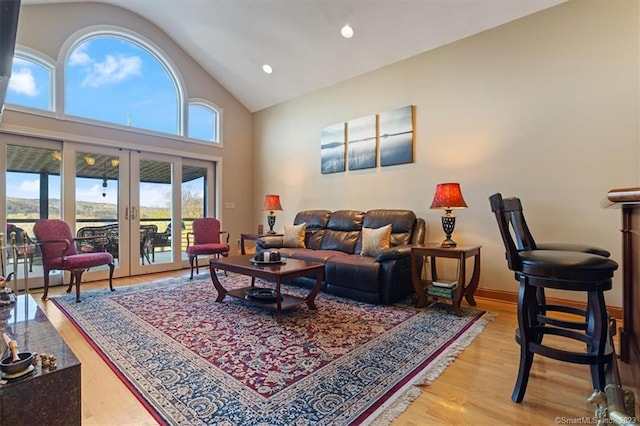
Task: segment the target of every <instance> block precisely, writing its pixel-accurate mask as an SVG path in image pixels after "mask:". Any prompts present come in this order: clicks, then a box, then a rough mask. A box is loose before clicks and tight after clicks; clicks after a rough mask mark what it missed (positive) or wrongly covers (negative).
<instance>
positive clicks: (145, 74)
mask: <svg viewBox="0 0 640 426" xmlns="http://www.w3.org/2000/svg"><path fill="white" fill-rule="evenodd" d="M34 62H37V61H25V60H22V59H20V58H14V62H13V69H12V75H11V79H10V81H9V87H8V91H7V99H6V102H7V103H12V104H18V105H25V106H30V107H35V108H39V109H45V110H47V109H48V110H53V105H50V104H51V103H52V100H51V97H52V96H51V93H52V90H51V71H50V69H49V68H48V67H47V66H44V65H43V66H40V65H39V64H38V63H34ZM65 76H66V82H65V93H64V99H65V112H66V113H67V114H69V115H76V116H81V117H87V118H93V119H96V120H102V121H107V122H111V123H117V124H122V125H133V126H135V127H138V128H142V129H147V130H154V131H159V132H163V133H169V134H178V133H179V132H178V119H177V117H178V110H179V109H178V102H177V99H178V96H177V91H176V87H175V85H174V83H173V80H172V79H171V78H170V77H169V75H168V73H167V71H166V69H165V68H164V67H163V65H162V64H161V63H160V62H159V61H158V60H157V59H156V58H155V57H154V56H153V55H151V54H150V53H149V52H148V51H147V50H145V49H143V48H141V47H139V46H137V45H136V44H134V43H131V42H130V41H127V40H123V39H120V38H117V37H101V38H93V39H90V40H87V41H85V42H82V43H81V44H79V45H78V46H76V48H75V49H74V50H73V51H72V52H71V54H70V55H69V57H68V59H67V63H66V68H65ZM194 121H195V120H194ZM209 122H210V121H209ZM77 185H78V188H77V191H76V198H77V199H78V200H82V201H99V202H113V203H116V202H117V189H116V186H117V185H116V182H115V181H109V184H108V188H107V191H106V193H107V195H106V196H105V197H104V198H103V197H102V192H103V188H102V182H101V181H100V182H96V181H95V180H89V179H84V180H82V179H79V180H78V181H77ZM142 185H143V186H142V187H141V193H142V194H144V197H145V201H146V202H145V205H147V206H158V207H164V206H166V204H167V194H166V189H165V188H160V187H158V186H157V185H156V186H154V185H153V184H142ZM194 190H196V191H197V189H194ZM200 192H201V191H200ZM50 195H51V198H59V197H60V182H59V178H55V177H52V180H51V182H50ZM7 196H9V197H20V198H38V197H39V180H38V178H37V176H34V175H29V174H19V173H11V174H10V176H8V178H7Z"/></svg>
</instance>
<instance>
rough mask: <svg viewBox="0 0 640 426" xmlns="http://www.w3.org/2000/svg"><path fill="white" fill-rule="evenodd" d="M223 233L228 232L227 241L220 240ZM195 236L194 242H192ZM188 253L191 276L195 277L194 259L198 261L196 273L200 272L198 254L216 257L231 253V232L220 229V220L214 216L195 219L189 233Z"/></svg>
mask: <svg viewBox="0 0 640 426" xmlns="http://www.w3.org/2000/svg"><path fill="white" fill-rule="evenodd" d="M221 234H227V239H226V242H225V243H222V242H221V240H220V235H221ZM191 236H193V244H191ZM187 255H189V265H190V266H191V277H189V279H193V261H194V260H195V262H196V273H198V255H214V256H216V257H218V256H220V255H222V256H228V255H229V233H228V232H227V231H221V230H220V221H219V220H218V219H215V218H212V217H205V218H201V219H196V220H194V221H193V231H192V232H188V233H187Z"/></svg>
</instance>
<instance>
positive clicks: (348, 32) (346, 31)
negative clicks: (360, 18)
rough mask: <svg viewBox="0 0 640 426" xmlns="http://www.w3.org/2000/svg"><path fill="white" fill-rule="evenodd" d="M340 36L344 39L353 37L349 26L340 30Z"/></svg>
mask: <svg viewBox="0 0 640 426" xmlns="http://www.w3.org/2000/svg"><path fill="white" fill-rule="evenodd" d="M340 34H342V37H344V38H351V37H353V28H351V27H350V26H349V24H347V25H345V26H344V27H342V29H341V30H340Z"/></svg>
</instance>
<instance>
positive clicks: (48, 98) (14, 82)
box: [6, 52, 54, 111]
mask: <svg viewBox="0 0 640 426" xmlns="http://www.w3.org/2000/svg"><path fill="white" fill-rule="evenodd" d="M53 70H54V67H53V66H52V65H51V64H49V63H48V62H47V61H45V60H44V59H42V58H38V57H36V56H34V55H28V54H26V53H21V52H16V54H15V55H14V58H13V66H12V68H11V78H10V79H9V87H8V90H7V97H6V103H7V104H13V105H20V106H24V107H28V108H35V109H41V110H46V111H52V110H53Z"/></svg>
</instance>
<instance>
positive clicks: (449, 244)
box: [440, 238, 458, 248]
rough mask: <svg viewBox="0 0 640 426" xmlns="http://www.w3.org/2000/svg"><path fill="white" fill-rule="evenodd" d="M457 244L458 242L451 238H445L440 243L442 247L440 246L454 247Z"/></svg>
mask: <svg viewBox="0 0 640 426" xmlns="http://www.w3.org/2000/svg"><path fill="white" fill-rule="evenodd" d="M457 245H458V243H456V242H455V241H453V240H452V239H451V238H447V239H446V240H444V241H443V242H441V243H440V247H442V248H453V247H455V246H457Z"/></svg>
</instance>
